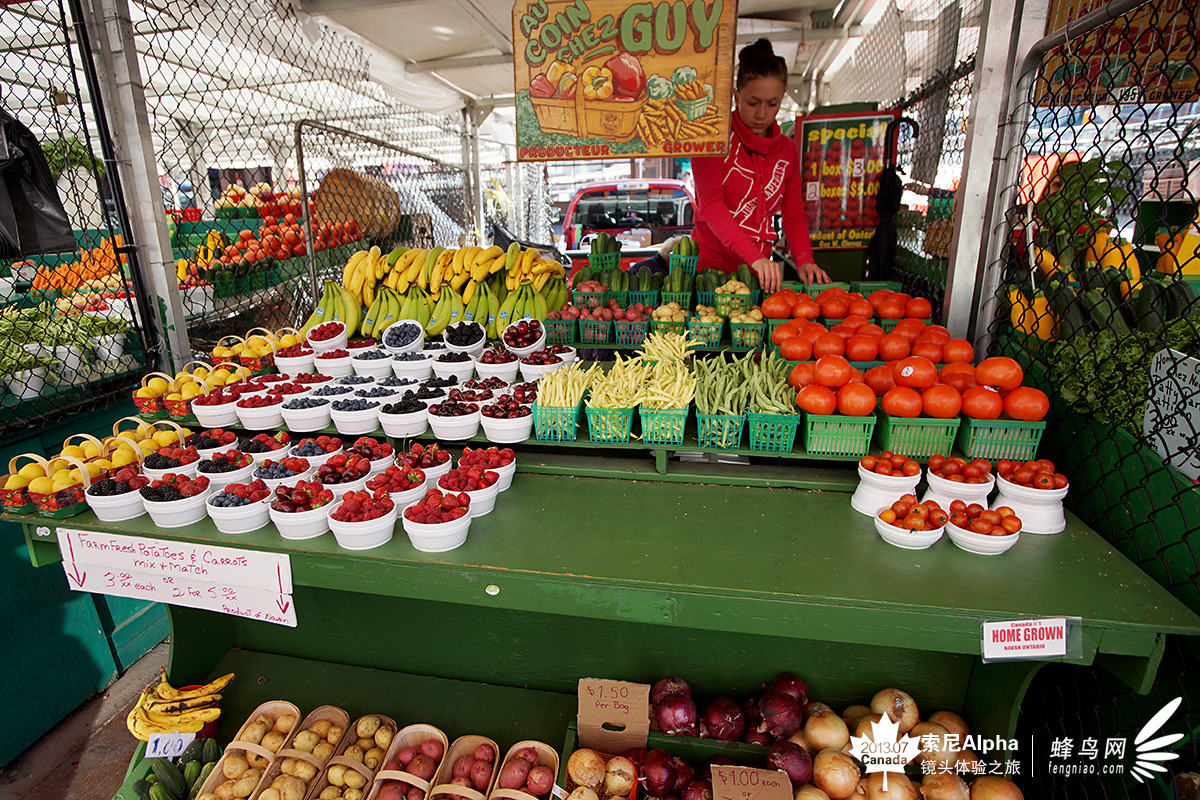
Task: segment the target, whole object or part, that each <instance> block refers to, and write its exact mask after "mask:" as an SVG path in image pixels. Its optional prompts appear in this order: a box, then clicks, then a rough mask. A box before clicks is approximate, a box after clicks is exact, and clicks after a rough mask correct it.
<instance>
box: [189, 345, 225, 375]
mask: <svg viewBox="0 0 1200 800" xmlns="http://www.w3.org/2000/svg"><path fill="white" fill-rule="evenodd" d="M212 354H213V359H214V360H215V361H222V360H224V359H226V358H229V357H230V356H232V355H233V351H232V350H230V349H229V348H228V347H226V346H225V345H217V346H216V347H214V348H213V351H212ZM197 372H199V370H197Z"/></svg>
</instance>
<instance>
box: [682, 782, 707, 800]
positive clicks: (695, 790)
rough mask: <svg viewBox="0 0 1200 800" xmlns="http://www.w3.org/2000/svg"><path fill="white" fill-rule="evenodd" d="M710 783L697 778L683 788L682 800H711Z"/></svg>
mask: <svg viewBox="0 0 1200 800" xmlns="http://www.w3.org/2000/svg"><path fill="white" fill-rule="evenodd" d="M712 796H713V793H712V783H711V782H709V781H707V780H705V779H704V778H699V779H697V780H694V781H692V782H691V783H689V784H688V785H687V786H685V787H683V800H712Z"/></svg>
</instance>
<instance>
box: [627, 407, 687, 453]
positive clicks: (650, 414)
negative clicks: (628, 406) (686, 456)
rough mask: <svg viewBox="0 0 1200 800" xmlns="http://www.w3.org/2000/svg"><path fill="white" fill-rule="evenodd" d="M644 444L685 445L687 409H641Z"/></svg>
mask: <svg viewBox="0 0 1200 800" xmlns="http://www.w3.org/2000/svg"><path fill="white" fill-rule="evenodd" d="M638 414H639V416H640V418H641V421H642V442H643V443H645V444H674V445H679V444H683V431H684V428H686V427H687V417H688V410H687V409H686V408H639V409H638Z"/></svg>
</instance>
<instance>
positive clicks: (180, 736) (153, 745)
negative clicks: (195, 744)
mask: <svg viewBox="0 0 1200 800" xmlns="http://www.w3.org/2000/svg"><path fill="white" fill-rule="evenodd" d="M195 738H196V734H194V733H152V734H150V740H149V741H147V742H146V756H147V757H148V758H175V757H176V756H180V755H182V754H183V751H184V750H185V749H187V746H188V745H189V744H191V743H192V741H193V740H195Z"/></svg>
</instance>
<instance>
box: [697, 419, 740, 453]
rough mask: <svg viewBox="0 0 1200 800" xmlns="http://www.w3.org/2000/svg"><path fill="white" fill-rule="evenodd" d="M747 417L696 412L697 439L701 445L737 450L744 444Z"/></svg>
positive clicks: (716, 448)
mask: <svg viewBox="0 0 1200 800" xmlns="http://www.w3.org/2000/svg"><path fill="white" fill-rule="evenodd" d="M745 426H746V418H745V417H744V416H743V417H731V416H727V415H724V414H701V413H700V412H699V411H697V412H696V439H697V441H698V443H699V444H700V446H701V447H709V448H712V449H714V450H737V449H738V448H739V447H741V445H742V428H744V427H745Z"/></svg>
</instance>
